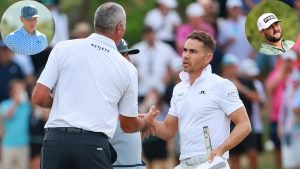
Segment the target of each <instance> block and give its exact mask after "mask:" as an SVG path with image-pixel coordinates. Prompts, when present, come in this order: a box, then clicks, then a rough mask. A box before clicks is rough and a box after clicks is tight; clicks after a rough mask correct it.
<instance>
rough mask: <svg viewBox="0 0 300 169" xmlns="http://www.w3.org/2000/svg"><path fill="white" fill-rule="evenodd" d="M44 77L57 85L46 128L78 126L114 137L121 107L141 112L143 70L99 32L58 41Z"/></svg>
mask: <svg viewBox="0 0 300 169" xmlns="http://www.w3.org/2000/svg"><path fill="white" fill-rule="evenodd" d="M38 83H41V84H43V85H45V86H47V87H48V88H50V89H51V90H52V89H53V90H54V101H53V105H52V108H51V111H50V116H49V119H48V121H47V123H46V125H45V128H49V127H78V128H83V129H85V130H89V131H94V132H103V133H105V134H106V135H107V136H109V137H112V136H113V135H114V132H115V129H116V126H117V123H118V113H119V112H120V114H122V115H124V116H129V117H135V116H137V113H138V107H137V85H138V84H137V70H136V68H135V67H134V66H133V65H132V64H131V63H130V62H128V61H127V60H126V59H125V58H124V57H122V55H121V54H120V53H119V52H118V50H117V47H116V45H115V42H114V41H113V40H111V39H109V38H107V37H105V36H101V35H99V34H95V33H94V34H92V35H90V36H89V37H88V38H86V39H77V40H70V41H63V42H60V43H58V44H57V45H56V46H55V47H54V49H53V51H52V52H51V54H50V56H49V59H48V62H47V64H46V67H45V69H44V71H43V72H42V74H41V76H40V78H39V79H38Z"/></svg>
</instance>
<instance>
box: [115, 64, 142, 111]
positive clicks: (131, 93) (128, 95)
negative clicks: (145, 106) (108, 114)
mask: <svg viewBox="0 0 300 169" xmlns="http://www.w3.org/2000/svg"><path fill="white" fill-rule="evenodd" d="M137 99H138V76H137V70H136V69H135V70H134V72H133V73H132V74H131V77H130V82H129V85H128V88H127V90H126V92H125V94H124V95H123V96H122V98H121V100H120V101H119V112H120V114H122V115H124V116H127V117H136V116H137V115H138V100H137Z"/></svg>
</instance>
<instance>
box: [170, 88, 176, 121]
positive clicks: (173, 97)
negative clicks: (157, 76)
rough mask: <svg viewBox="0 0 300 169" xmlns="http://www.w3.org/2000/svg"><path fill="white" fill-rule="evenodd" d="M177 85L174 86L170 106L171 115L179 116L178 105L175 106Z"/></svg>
mask: <svg viewBox="0 0 300 169" xmlns="http://www.w3.org/2000/svg"><path fill="white" fill-rule="evenodd" d="M175 93H176V86H175V87H174V90H173V94H172V98H171V102H170V108H169V113H168V114H170V115H173V116H176V117H178V114H177V111H176V106H175V100H176V94H175Z"/></svg>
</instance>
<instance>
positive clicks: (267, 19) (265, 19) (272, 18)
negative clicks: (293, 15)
mask: <svg viewBox="0 0 300 169" xmlns="http://www.w3.org/2000/svg"><path fill="white" fill-rule="evenodd" d="M275 22H281V20H278V19H277V17H276V15H275V14H273V13H264V14H262V15H261V16H260V17H259V18H258V20H257V27H258V30H259V31H261V30H263V29H266V28H268V27H270V26H271V25H272V24H273V23H275Z"/></svg>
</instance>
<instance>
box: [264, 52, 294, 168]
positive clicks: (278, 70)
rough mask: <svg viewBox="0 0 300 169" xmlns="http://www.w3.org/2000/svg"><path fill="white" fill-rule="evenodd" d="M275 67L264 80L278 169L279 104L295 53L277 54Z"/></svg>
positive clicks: (279, 146) (280, 162) (279, 164)
mask: <svg viewBox="0 0 300 169" xmlns="http://www.w3.org/2000/svg"><path fill="white" fill-rule="evenodd" d="M279 56H280V57H278V60H277V63H276V64H275V68H274V70H273V71H271V73H270V74H269V75H268V77H267V80H266V84H265V86H266V92H267V98H268V99H267V100H268V101H269V109H268V111H269V125H270V127H269V129H270V131H269V132H270V139H271V141H272V142H273V143H274V145H275V148H274V153H273V154H274V158H275V160H274V161H275V166H276V168H277V169H280V168H281V166H282V160H281V141H280V138H279V136H278V120H279V112H280V109H281V105H282V104H283V99H284V92H285V90H286V84H287V82H288V81H289V80H290V75H291V73H292V71H293V66H294V65H293V64H294V61H295V60H296V57H297V56H296V55H295V53H294V54H290V52H287V53H284V54H282V55H279Z"/></svg>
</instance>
